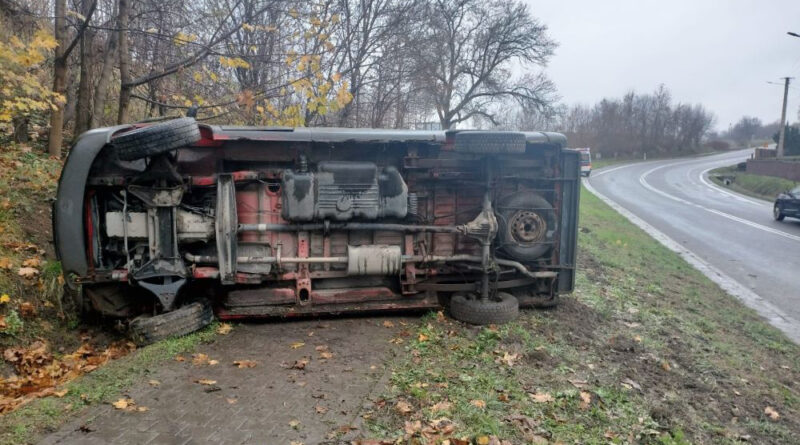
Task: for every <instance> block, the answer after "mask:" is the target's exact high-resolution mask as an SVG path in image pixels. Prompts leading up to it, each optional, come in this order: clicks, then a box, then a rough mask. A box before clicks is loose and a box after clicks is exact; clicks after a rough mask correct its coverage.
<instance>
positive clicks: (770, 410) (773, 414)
mask: <svg viewBox="0 0 800 445" xmlns="http://www.w3.org/2000/svg"><path fill="white" fill-rule="evenodd" d="M764 414H766V415H767V416H769V418H770V419H772V420H778V419H780V418H781V415H780V414H779V413H778V411H776V410H775V408H773V407H771V406H768V407H766V408H764Z"/></svg>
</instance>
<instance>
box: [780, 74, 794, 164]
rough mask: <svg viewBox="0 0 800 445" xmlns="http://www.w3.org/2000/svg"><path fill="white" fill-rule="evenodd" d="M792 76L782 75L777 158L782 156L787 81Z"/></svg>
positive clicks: (784, 136)
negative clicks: (781, 101) (781, 104)
mask: <svg viewBox="0 0 800 445" xmlns="http://www.w3.org/2000/svg"><path fill="white" fill-rule="evenodd" d="M792 79H793V78H792V77H784V78H783V80H784V84H783V109H782V110H781V131H780V133H779V136H778V152H777V153H776V156H777V157H778V158H782V157H783V143H784V140H785V138H786V99H787V98H788V96H789V81H790V80H792Z"/></svg>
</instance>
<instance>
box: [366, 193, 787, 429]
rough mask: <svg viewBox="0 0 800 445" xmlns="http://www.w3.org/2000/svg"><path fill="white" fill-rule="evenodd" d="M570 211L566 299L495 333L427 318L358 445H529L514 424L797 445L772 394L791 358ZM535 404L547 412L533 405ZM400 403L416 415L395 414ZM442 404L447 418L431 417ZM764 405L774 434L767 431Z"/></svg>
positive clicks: (729, 306) (609, 226)
mask: <svg viewBox="0 0 800 445" xmlns="http://www.w3.org/2000/svg"><path fill="white" fill-rule="evenodd" d="M581 200H582V202H581V213H580V217H581V228H582V230H581V233H580V243H579V246H580V250H581V251H580V255H579V256H580V270H579V274H578V279H577V289H576V291H575V293H574V295H573V296H570V297H566V298H565V299H564V301H562V304H561V306H560V307H559V308H558V309H556V310H553V311H534V310H530V311H523V312H522V315H521V316H520V318H519V319H518V320H517V321H515V322H513V323H510V324H507V325H504V326H501V327H499V328H497V329H496V330H493V329H491V328H486V327H483V328H474V327H467V326H465V325H463V324H460V323H456V322H453V321H451V320H449V319H447V318H442V317H437V316H434V315H429V316H428V317H426V318H424V319H423V320H422V322H421V323H420V327H419V328H418V332H417V333H412V336H411V338H412V339H414V340H412V341H410V342H409V344H408V346H407V351H408V354H407V355H405V356H401V357H399V358H398V359H397V360H396V361H395V362H394V363H392V365H391V369H392V374H391V380H390V381H391V385H390V387H389V388H388V389H387V391H386V393H385V394H384V398H385V399H386V401H387V402H386V404H385V405H384V406H383V408H381V409H377V410H375V412H370V413H368V421H367V435H368V436H372V437H381V438H401V437H403V436H408V433H407V432H406V431H404V426H405V425H406V422H413V421H415V420H420V421H421V422H423V424H425V423H427V422H430V421H432V420H433V419H436V418H439V417H442V416H445V417H447V418H449V419H451V420H452V421H453V422H455V424H456V430H455V432H454V433H453V436H454V437H471V438H475V437H480V436H484V435H495V436H498V437H500V438H504V439H508V440H510V441H511V442H512V443H527V442H526V441H529V440H531V439H530V436H526V433H525V432H524V431H522V430H521V429H520V428H519V427H518V426H517V425H516V424H515V422H514V421H513V420H512V419H513V418H527V419H530V420H531V422H532V424H534V425H536V431H533V432H532V434H536V435H537V436H540V437H545V438H548V439H549V440H551V441H552V442H561V443H589V444H594V443H653V444H688V443H715V444H716V443H723V444H725V443H727V444H734V443H739V439H740V437H746V436H750V437H751V441H752V443H791V442H797V441H800V423H798V422H799V421H798V418H800V411H798V409H799V408H798V401H799V400H800V389H798V388H797V387H796V385H793V384H785V383H783V382H793V381H798V379H800V371H798V370H800V353H799V352H800V349H799V348H798V347H797V346H796V345H794V344H792V343H791V342H790V341H789V340H788V339H786V338H785V337H784V336H783V334H781V333H780V332H779V331H778V330H777V329H775V328H773V327H771V326H770V325H768V324H767V323H765V322H764V321H763V320H761V319H760V318H759V317H758V316H757V315H756V314H755V313H754V312H753V311H752V310H750V309H748V308H746V307H744V306H743V305H741V304H740V303H739V302H738V301H737V300H735V299H734V298H733V297H730V296H729V295H727V294H725V293H724V292H723V291H722V290H721V289H719V288H718V287H717V286H716V285H714V284H713V283H712V282H710V281H709V280H708V279H706V278H705V277H704V276H702V275H701V274H700V273H699V272H697V271H696V270H695V269H693V268H692V267H691V266H689V265H688V264H687V263H686V262H684V261H683V260H682V259H681V258H680V257H679V256H677V255H676V254H674V253H673V252H671V251H669V250H668V249H666V248H664V247H663V246H661V245H660V244H658V243H657V242H656V241H654V240H653V239H652V238H650V237H649V236H648V235H647V234H645V233H644V232H642V231H641V230H639V229H638V228H636V227H634V226H632V225H631V224H630V223H629V222H628V221H627V220H625V219H624V218H623V217H622V216H620V215H619V214H617V213H616V212H614V211H613V210H612V209H610V208H609V207H608V206H606V205H605V204H603V203H602V202H601V201H599V200H598V199H597V198H596V197H594V196H593V195H591V194H588V193H586V192H584V193H583V195H582V196H581ZM420 333H421V334H423V336H424V337H423V339H424V341H419V334H420ZM425 337H427V338H425ZM628 348H630V349H631V350H632V351H629V350H628ZM505 353H509V354H519V359H518V360H517V361H516V363H515V364H514V366H508V365H507V364H503V363H498V359H499V358H500V357H503V354H505ZM628 379H629V380H632V381H634V382H635V383H636V384H637V385H639V386H640V387H641V390H638V389H636V388H635V386H634V387H632V385H631V384H627V386H626V384H624V383H625V382H626V381H628ZM574 381H586V382H587V383H586V384H585V385H583V386H582V387H580V388H578V387H576V386H575V385H574V384H573V383H572V382H574ZM581 391H585V392H587V393H589V394H590V395H591V404H590V405H589V406H581V402H582V400H581ZM537 393H539V394H541V393H546V394H549V395H550V396H552V398H553V401H552V402H548V403H535V402H534V401H533V400H532V399H531V397H530V395H529V394H537ZM737 393H738V395H737ZM506 398H507V399H506ZM474 400H482V401H484V402H485V404H486V406H485V407H476V406H475V404H474V403H473V401H474ZM397 401H406V402H408V403H411V405H412V406H413V408H414V411H413V412H412V413H410V414H408V415H400V414H399V413H398V412H397V411H396V410H395V409H393V407H394V406H395V404H396V403H397ZM442 401H447V402H449V403H450V407H449V408H448V409H447V410H446V411H441V412H433V411H432V407H433V406H435V404H436V403H438V402H442ZM728 403H731V404H733V406H735V407H736V408H735V410H736V411H735V412H736V415H735V417H737V420H736V421H735V422H733V423H732V422H731V418H732V417H734V414H731V412H730V411H729V410H728V408H725V406H727V405H726V404H728ZM766 405H769V406H772V407H773V408H775V409H776V410H777V411H778V412H780V414H781V420H780V421H777V422H776V421H772V420H769V419H767V418H766V416H765V415H764V413H763V410H764V408H765V406H766ZM529 434H530V433H529ZM526 437H528V439H526Z"/></svg>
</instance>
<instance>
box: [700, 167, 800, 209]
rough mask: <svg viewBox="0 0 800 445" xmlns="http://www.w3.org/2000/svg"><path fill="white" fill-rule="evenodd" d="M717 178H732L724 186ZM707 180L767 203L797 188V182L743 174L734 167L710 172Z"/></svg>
mask: <svg viewBox="0 0 800 445" xmlns="http://www.w3.org/2000/svg"><path fill="white" fill-rule="evenodd" d="M718 176H725V177H732V178H733V182H732V183H731V184H730V185H727V186H726V185H725V184H723V183H722V180H721V179H720V178H719V177H718ZM709 178H711V180H712V181H714V183H716V184H717V185H719V186H722V187H727V188H730V189H731V190H734V191H736V192H739V193H742V194H745V195H748V196H752V197H755V198H760V199H764V200H767V201H773V200H775V197H776V196H778V194H779V193H781V192H784V191H786V190H790V189H792V188H794V187H796V186H797V182H795V181H790V180H788V179H784V178H776V177H774V176H763V175H754V174H752V173H745V172H742V171H738V170H736V167H722V168H718V169H715V170H711V172H710V173H709Z"/></svg>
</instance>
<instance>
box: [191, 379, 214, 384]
mask: <svg viewBox="0 0 800 445" xmlns="http://www.w3.org/2000/svg"><path fill="white" fill-rule="evenodd" d="M194 382H195V383H199V384H201V385H216V383H217V381H216V380H211V379H195V381H194Z"/></svg>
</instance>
